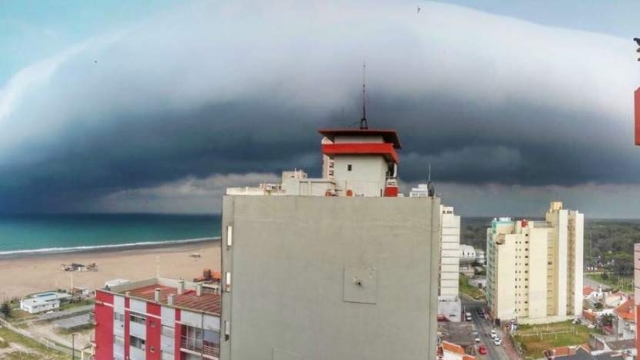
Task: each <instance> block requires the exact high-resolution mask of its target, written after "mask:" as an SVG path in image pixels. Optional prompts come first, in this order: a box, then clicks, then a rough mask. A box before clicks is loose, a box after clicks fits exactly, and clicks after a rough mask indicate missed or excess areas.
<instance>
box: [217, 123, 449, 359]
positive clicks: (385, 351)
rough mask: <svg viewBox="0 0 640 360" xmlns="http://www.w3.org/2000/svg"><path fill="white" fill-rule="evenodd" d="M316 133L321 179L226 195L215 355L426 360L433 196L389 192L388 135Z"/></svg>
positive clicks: (391, 157) (432, 335)
mask: <svg viewBox="0 0 640 360" xmlns="http://www.w3.org/2000/svg"><path fill="white" fill-rule="evenodd" d="M320 133H321V134H322V135H323V136H324V138H323V140H322V153H323V158H324V162H323V177H322V178H320V179H311V178H308V177H307V175H306V174H305V173H304V172H301V171H293V172H285V173H283V180H282V183H280V184H263V185H261V186H260V187H258V188H230V189H227V193H226V196H225V197H224V199H223V212H222V272H223V276H222V278H223V286H222V289H223V293H222V316H221V322H222V325H221V327H222V329H224V330H223V332H222V339H221V342H220V354H221V359H225V360H254V359H273V360H301V359H305V360H321V359H322V360H324V359H332V360H358V359H362V360H364V359H367V360H383V359H384V360H387V359H405V360H412V359H425V360H426V359H432V358H434V357H435V354H436V343H437V326H436V313H437V296H438V293H437V291H438V290H437V287H436V286H433V284H436V283H437V282H438V273H439V272H438V264H439V258H440V247H439V239H440V229H441V227H440V221H441V216H442V214H441V207H440V201H439V199H437V198H433V197H428V198H410V197H399V196H398V189H397V179H396V174H397V163H398V157H397V154H396V149H399V148H400V143H399V141H398V137H397V135H396V132H395V131H392V130H371V129H368V128H366V126H365V127H364V128H362V127H361V128H360V129H338V130H321V131H320Z"/></svg>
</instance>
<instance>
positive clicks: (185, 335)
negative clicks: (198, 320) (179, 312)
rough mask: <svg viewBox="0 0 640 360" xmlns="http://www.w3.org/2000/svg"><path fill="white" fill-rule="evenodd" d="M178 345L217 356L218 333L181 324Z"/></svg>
mask: <svg viewBox="0 0 640 360" xmlns="http://www.w3.org/2000/svg"><path fill="white" fill-rule="evenodd" d="M181 332H182V339H181V341H180V346H181V347H182V348H184V349H188V350H192V351H196V352H203V353H204V354H206V355H212V356H219V354H220V333H219V332H217V331H211V330H203V329H200V328H196V327H192V326H188V325H182V331H181Z"/></svg>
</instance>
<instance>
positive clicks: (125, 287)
mask: <svg viewBox="0 0 640 360" xmlns="http://www.w3.org/2000/svg"><path fill="white" fill-rule="evenodd" d="M179 286H180V283H179V281H178V280H171V279H162V278H159V279H148V280H142V281H137V282H131V283H127V284H122V285H119V286H116V287H113V288H111V290H101V291H108V292H112V293H116V294H119V295H125V296H129V297H132V298H138V299H143V300H146V301H148V302H155V290H156V289H159V290H160V301H159V302H158V303H160V304H162V305H165V306H173V307H178V308H184V309H188V310H198V311H203V312H207V313H212V314H216V315H220V313H221V299H222V298H221V296H220V294H219V290H218V289H217V288H214V287H211V286H208V285H202V292H201V294H200V295H198V294H197V290H196V289H197V286H198V284H196V283H192V282H188V281H185V282H184V291H183V293H182V294H180V295H178V287H179ZM127 293H128V295H127ZM169 295H173V305H169V304H168V297H169Z"/></svg>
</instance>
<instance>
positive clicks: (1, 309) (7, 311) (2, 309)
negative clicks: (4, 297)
mask: <svg viewBox="0 0 640 360" xmlns="http://www.w3.org/2000/svg"><path fill="white" fill-rule="evenodd" d="M0 314H2V315H3V316H4V318H5V319H7V318H10V317H11V305H9V302H8V301H5V302H3V303H2V305H0Z"/></svg>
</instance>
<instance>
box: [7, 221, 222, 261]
mask: <svg viewBox="0 0 640 360" xmlns="http://www.w3.org/2000/svg"><path fill="white" fill-rule="evenodd" d="M219 236H220V216H213V215H152V214H100V215H98V214H81V215H69V214H64V215H16V216H0V258H7V257H16V256H23V255H34V254H47V253H63V252H74V251H91V250H100V249H109V248H110V249H127V248H135V247H140V246H153V245H157V246H162V245H164V244H171V243H188V242H196V241H202V240H203V239H211V238H217V237H219Z"/></svg>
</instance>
